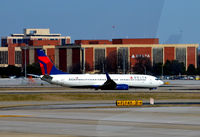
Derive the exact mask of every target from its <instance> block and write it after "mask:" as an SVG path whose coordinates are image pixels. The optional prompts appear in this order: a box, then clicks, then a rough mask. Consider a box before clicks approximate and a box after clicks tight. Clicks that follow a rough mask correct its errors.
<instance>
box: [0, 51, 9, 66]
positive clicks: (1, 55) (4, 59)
mask: <svg viewBox="0 0 200 137" xmlns="http://www.w3.org/2000/svg"><path fill="white" fill-rule="evenodd" d="M0 64H8V51H0Z"/></svg>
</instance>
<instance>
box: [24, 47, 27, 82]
mask: <svg viewBox="0 0 200 137" xmlns="http://www.w3.org/2000/svg"><path fill="white" fill-rule="evenodd" d="M26 49H27V45H26V46H25V48H24V60H25V62H24V67H25V68H24V77H25V78H27V70H26V66H27V65H26Z"/></svg>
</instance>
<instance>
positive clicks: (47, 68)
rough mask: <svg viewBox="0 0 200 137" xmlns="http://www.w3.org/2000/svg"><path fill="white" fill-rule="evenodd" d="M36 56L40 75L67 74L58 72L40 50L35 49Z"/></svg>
mask: <svg viewBox="0 0 200 137" xmlns="http://www.w3.org/2000/svg"><path fill="white" fill-rule="evenodd" d="M37 54H38V60H39V63H40V68H41V71H42V75H57V74H67V73H65V72H62V71H60V70H58V69H57V68H56V67H55V66H54V64H53V63H52V62H51V60H50V59H49V58H48V57H47V56H46V54H45V53H44V51H43V50H42V49H37Z"/></svg>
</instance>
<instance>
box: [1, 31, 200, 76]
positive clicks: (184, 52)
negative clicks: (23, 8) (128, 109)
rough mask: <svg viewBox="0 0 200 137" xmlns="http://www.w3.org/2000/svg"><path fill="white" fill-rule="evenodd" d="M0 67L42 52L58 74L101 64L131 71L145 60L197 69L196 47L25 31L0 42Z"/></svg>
mask: <svg viewBox="0 0 200 137" xmlns="http://www.w3.org/2000/svg"><path fill="white" fill-rule="evenodd" d="M1 44H2V47H0V67H6V66H8V65H15V66H23V65H24V63H25V55H26V61H27V64H32V63H35V62H37V53H36V49H37V48H43V49H44V50H45V51H46V54H47V55H48V56H49V57H50V58H51V60H52V61H53V62H54V64H55V65H56V66H57V67H58V68H59V69H61V70H63V71H67V72H71V71H72V70H73V69H76V68H81V69H83V71H86V72H88V71H94V70H99V69H102V68H103V67H105V66H104V63H105V61H107V63H109V65H110V66H111V67H113V68H117V69H119V70H121V69H122V67H123V62H125V68H126V70H128V69H131V68H133V67H134V65H135V63H136V58H138V57H146V58H149V59H150V60H151V62H152V65H153V64H155V63H163V64H164V63H165V62H166V61H167V60H178V61H179V62H183V63H184V64H185V66H186V68H187V67H188V66H189V65H190V64H193V65H194V66H195V67H197V56H198V47H199V44H159V39H158V38H142V39H112V41H109V40H75V42H74V44H71V38H70V37H69V36H61V34H50V31H49V29H25V30H24V34H12V35H11V36H7V37H3V38H2V39H1Z"/></svg>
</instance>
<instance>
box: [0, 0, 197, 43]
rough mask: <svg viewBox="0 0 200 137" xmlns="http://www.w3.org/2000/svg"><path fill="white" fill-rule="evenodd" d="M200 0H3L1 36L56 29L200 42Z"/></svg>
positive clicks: (78, 35)
mask: <svg viewBox="0 0 200 137" xmlns="http://www.w3.org/2000/svg"><path fill="white" fill-rule="evenodd" d="M199 10H200V0H57V1H55V0H0V18H1V20H0V37H3V36H8V35H10V34H13V33H23V29H24V28H50V31H51V33H61V34H62V35H63V36H71V39H72V42H73V41H74V40H78V39H108V40H111V39H113V38H159V39H160V43H161V44H169V43H174V44H178V43H200V14H199Z"/></svg>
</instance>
